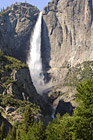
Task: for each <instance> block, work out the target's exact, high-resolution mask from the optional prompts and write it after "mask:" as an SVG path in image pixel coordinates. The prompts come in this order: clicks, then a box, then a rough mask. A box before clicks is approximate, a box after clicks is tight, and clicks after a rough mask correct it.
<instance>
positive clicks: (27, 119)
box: [24, 105, 34, 132]
mask: <svg viewBox="0 0 93 140" xmlns="http://www.w3.org/2000/svg"><path fill="white" fill-rule="evenodd" d="M24 123H25V131H26V132H28V127H29V126H32V125H33V123H34V114H33V112H32V110H31V107H30V105H27V106H26V108H25V113H24Z"/></svg>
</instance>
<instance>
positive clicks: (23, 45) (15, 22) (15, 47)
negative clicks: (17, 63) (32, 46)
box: [0, 3, 39, 61]
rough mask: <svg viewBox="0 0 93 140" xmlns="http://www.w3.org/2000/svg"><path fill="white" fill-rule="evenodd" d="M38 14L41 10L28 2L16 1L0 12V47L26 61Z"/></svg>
mask: <svg viewBox="0 0 93 140" xmlns="http://www.w3.org/2000/svg"><path fill="white" fill-rule="evenodd" d="M38 14H39V10H38V9H37V8H36V7H34V6H32V5H30V4H28V3H20V4H17V3H16V4H14V5H12V6H11V7H10V8H8V9H6V10H4V11H3V12H2V13H1V14H0V48H1V49H2V50H3V51H4V52H5V53H6V54H8V55H11V56H13V57H16V58H18V59H20V60H22V61H26V59H27V52H28V51H29V43H30V35H31V33H32V31H33V27H34V25H35V23H36V20H37V17H38Z"/></svg>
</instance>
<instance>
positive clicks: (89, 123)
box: [46, 79, 93, 140]
mask: <svg viewBox="0 0 93 140" xmlns="http://www.w3.org/2000/svg"><path fill="white" fill-rule="evenodd" d="M77 91H78V96H77V99H78V101H79V106H78V107H77V108H76V109H75V110H74V114H73V115H72V116H71V117H70V116H69V115H64V116H63V117H60V116H57V117H56V119H55V120H54V121H53V122H52V123H50V124H49V125H48V127H47V129H46V140H48V139H49V140H92V138H93V135H92V134H93V79H92V80H88V81H87V82H84V83H82V84H80V85H79V86H78V87H77Z"/></svg>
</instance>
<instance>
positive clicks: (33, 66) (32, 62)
mask: <svg viewBox="0 0 93 140" xmlns="http://www.w3.org/2000/svg"><path fill="white" fill-rule="evenodd" d="M41 24H42V12H40V14H39V17H38V19H37V22H36V25H35V28H34V31H33V35H32V36H31V39H30V54H29V57H28V61H27V64H28V66H29V70H30V75H31V78H32V81H33V84H34V86H35V88H36V90H37V92H38V93H40V94H41V93H42V91H43V88H44V87H43V86H44V76H43V70H42V60H41Z"/></svg>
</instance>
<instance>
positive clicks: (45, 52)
mask: <svg viewBox="0 0 93 140" xmlns="http://www.w3.org/2000/svg"><path fill="white" fill-rule="evenodd" d="M41 58H42V65H43V74H44V80H45V83H48V82H49V81H50V79H51V76H50V74H49V73H48V72H47V71H48V70H49V69H50V65H49V62H50V59H51V48H50V40H49V36H48V29H47V26H46V23H45V21H44V19H43V18H42V31H41Z"/></svg>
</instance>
